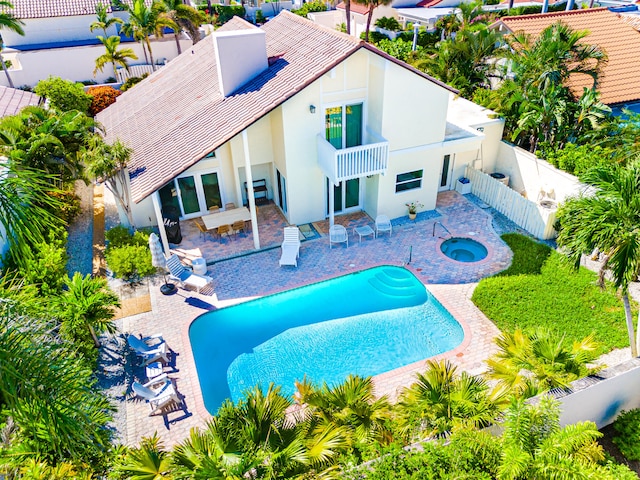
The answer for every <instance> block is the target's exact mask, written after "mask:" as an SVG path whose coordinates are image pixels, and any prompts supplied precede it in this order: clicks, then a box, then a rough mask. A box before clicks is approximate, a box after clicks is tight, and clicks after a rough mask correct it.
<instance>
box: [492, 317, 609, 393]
mask: <svg viewBox="0 0 640 480" xmlns="http://www.w3.org/2000/svg"><path fill="white" fill-rule="evenodd" d="M564 340H565V339H564V335H563V336H557V335H554V334H552V333H551V332H550V331H549V330H546V329H540V330H538V331H537V332H535V333H532V334H529V335H526V334H524V333H523V332H522V330H519V329H518V330H516V331H515V332H514V333H503V334H502V335H501V336H500V337H498V338H497V339H496V344H497V345H498V347H499V348H500V350H499V351H498V352H497V353H496V354H495V355H494V356H493V357H491V358H490V359H489V360H487V366H488V367H489V370H488V372H487V377H488V378H490V379H492V380H497V381H498V385H500V386H502V387H504V388H505V389H506V390H509V391H510V392H511V393H513V394H514V395H515V396H516V397H524V398H528V397H532V396H535V395H538V394H539V393H542V392H546V391H548V390H550V389H552V388H556V387H561V388H567V387H568V386H569V384H570V383H571V382H572V381H574V380H577V379H578V378H582V377H585V376H587V375H590V374H592V373H594V370H592V369H589V368H587V364H588V363H589V362H591V361H592V360H593V359H594V358H595V356H596V353H597V345H596V343H595V342H594V340H593V337H592V336H589V337H586V338H585V339H583V340H582V341H581V342H575V343H574V344H573V345H572V346H571V347H570V348H567V346H566V345H565V341H564Z"/></svg>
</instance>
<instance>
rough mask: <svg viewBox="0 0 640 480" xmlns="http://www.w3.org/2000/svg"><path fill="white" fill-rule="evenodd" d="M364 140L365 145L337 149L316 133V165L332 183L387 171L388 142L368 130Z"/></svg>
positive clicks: (335, 183)
mask: <svg viewBox="0 0 640 480" xmlns="http://www.w3.org/2000/svg"><path fill="white" fill-rule="evenodd" d="M365 142H366V143H365V145H359V146H357V147H349V148H343V149H340V150H338V149H336V148H335V147H334V146H333V145H331V144H330V143H329V142H327V140H325V138H324V136H323V135H320V134H318V136H317V144H318V165H319V166H320V168H321V169H322V171H323V173H324V174H325V175H326V176H327V178H328V179H329V180H330V181H331V182H332V183H333V184H334V185H337V184H338V183H339V182H342V181H344V180H350V179H352V178H359V177H364V176H366V175H376V174H378V173H382V174H384V173H385V172H386V171H387V166H388V163H389V142H388V141H387V140H386V139H384V138H382V137H381V136H379V135H377V134H374V133H372V132H369V131H367V132H366V134H365Z"/></svg>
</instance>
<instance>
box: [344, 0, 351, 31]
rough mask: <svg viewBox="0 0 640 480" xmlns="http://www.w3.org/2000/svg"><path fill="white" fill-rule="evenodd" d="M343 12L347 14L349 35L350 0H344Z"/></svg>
mask: <svg viewBox="0 0 640 480" xmlns="http://www.w3.org/2000/svg"><path fill="white" fill-rule="evenodd" d="M344 13H345V15H346V16H347V21H346V27H347V35H351V0H344Z"/></svg>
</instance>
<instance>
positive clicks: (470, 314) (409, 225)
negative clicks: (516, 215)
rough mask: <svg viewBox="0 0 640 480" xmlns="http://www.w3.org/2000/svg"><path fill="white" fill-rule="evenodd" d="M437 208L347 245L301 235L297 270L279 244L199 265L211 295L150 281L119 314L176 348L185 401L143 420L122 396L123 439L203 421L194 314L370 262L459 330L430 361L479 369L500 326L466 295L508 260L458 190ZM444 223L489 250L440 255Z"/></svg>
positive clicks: (174, 369)
mask: <svg viewBox="0 0 640 480" xmlns="http://www.w3.org/2000/svg"><path fill="white" fill-rule="evenodd" d="M437 214H439V216H432V218H430V219H425V220H421V221H417V222H409V221H399V222H395V225H394V227H393V233H392V234H391V235H390V236H389V235H388V234H383V235H381V236H380V237H378V238H375V239H374V238H371V237H367V238H363V239H362V242H360V243H359V242H357V241H354V240H357V235H356V236H355V237H354V234H353V232H350V235H351V237H350V242H349V247H346V246H343V245H339V246H334V248H332V249H329V242H328V238H327V237H326V236H321V237H320V238H318V239H314V240H309V241H305V242H303V243H302V246H301V249H300V260H299V262H298V267H297V268H295V267H279V266H278V259H279V257H280V251H279V249H272V250H267V251H262V252H258V253H255V254H251V255H246V256H242V257H237V258H233V259H229V260H225V261H223V262H219V263H215V264H214V265H212V266H210V267H209V271H208V275H209V276H211V277H213V279H214V282H213V285H214V294H213V295H210V296H207V295H201V294H198V293H196V292H192V291H186V290H183V289H180V290H179V291H178V293H177V294H175V295H172V296H163V295H161V294H160V291H159V286H160V284H161V283H162V282H163V280H162V277H161V276H159V277H156V278H154V279H153V280H152V283H153V284H152V285H151V287H150V293H151V303H152V307H153V310H152V311H151V312H148V313H144V314H139V315H135V316H131V317H127V318H125V319H124V320H123V326H122V329H123V331H124V332H130V333H134V334H140V333H141V334H143V335H149V334H153V333H162V334H163V336H164V338H165V339H166V341H167V343H168V345H169V347H170V348H171V350H172V351H173V352H174V353H175V355H174V356H173V361H172V362H171V365H170V367H169V368H167V369H166V371H167V372H168V373H169V375H170V376H171V377H172V378H174V379H175V384H176V387H177V389H178V391H179V392H180V394H181V395H182V397H183V398H184V405H183V409H178V410H175V411H173V412H170V413H168V414H167V415H156V416H152V417H149V416H148V407H147V405H146V404H145V403H144V402H143V401H140V400H139V399H135V398H132V396H131V395H128V397H129V398H128V399H127V400H126V401H124V402H119V408H122V409H124V411H125V412H124V413H125V414H124V415H123V418H124V419H126V429H124V430H123V431H121V432H120V434H121V435H120V436H121V441H122V443H125V444H129V445H136V444H138V442H139V440H140V439H141V438H142V437H147V436H151V435H152V434H153V433H154V432H156V431H157V432H158V435H159V437H160V438H161V439H162V441H163V443H164V445H165V446H166V447H171V446H173V445H175V444H177V443H179V442H181V441H182V440H184V439H185V438H186V437H187V436H188V434H189V430H190V429H191V428H193V427H201V426H204V424H205V422H206V421H207V419H208V418H210V415H209V414H208V413H207V411H206V410H205V408H204V404H203V401H202V394H201V392H200V387H199V383H198V378H197V372H196V368H195V363H194V360H193V356H192V353H191V345H190V342H189V336H188V329H189V325H190V324H191V322H192V321H193V320H194V319H195V318H196V317H197V316H199V315H200V314H202V313H204V312H206V311H208V310H212V309H216V308H220V307H224V306H228V305H231V304H235V303H238V302H241V301H245V300H247V299H250V298H255V297H258V296H263V295H266V294H270V293H275V292H280V291H283V290H288V289H290V288H294V287H299V286H302V285H307V284H310V283H314V282H317V281H320V280H324V279H327V278H332V277H336V276H339V275H344V274H347V273H351V272H354V271H357V270H362V269H363V268H368V267H372V266H376V265H385V264H386V265H404V266H406V267H407V268H408V269H410V270H411V271H412V272H413V273H414V274H415V275H416V276H417V277H418V278H419V279H420V280H421V281H422V282H423V283H424V284H426V285H427V286H428V289H429V290H430V291H431V292H432V293H433V294H434V296H435V297H436V298H437V299H438V300H439V301H440V303H442V304H443V305H444V306H445V307H446V308H447V310H449V312H451V314H452V315H453V316H454V317H455V318H456V319H457V320H458V321H459V322H460V324H461V325H462V326H463V328H464V331H465V338H464V340H463V343H462V344H461V345H460V346H458V347H457V348H456V349H454V350H452V351H450V352H447V353H444V354H442V355H439V356H438V357H437V358H448V359H449V360H451V361H452V362H453V363H454V364H456V365H458V366H459V367H460V368H461V369H464V370H466V371H468V372H469V373H472V374H478V373H481V372H483V371H484V369H485V365H484V361H485V360H486V359H487V358H488V357H489V356H490V355H491V354H492V353H493V352H494V351H495V346H494V343H493V340H494V338H495V337H496V336H497V335H498V334H499V331H498V329H497V328H496V327H495V325H493V323H491V322H490V321H489V320H488V319H487V318H486V317H485V316H484V315H483V314H482V312H480V311H479V310H478V309H477V308H476V307H475V306H474V305H473V303H472V302H471V300H470V297H471V294H472V293H473V289H474V288H475V285H476V282H477V281H479V280H480V279H481V278H484V277H486V276H489V275H492V274H494V273H497V272H499V271H501V270H503V269H505V268H506V267H508V266H509V264H510V263H511V258H512V254H511V250H510V249H509V248H508V247H507V246H506V244H504V242H502V240H501V239H500V237H499V235H498V234H497V233H496V231H495V230H494V229H493V227H492V217H491V215H490V214H488V213H487V212H486V211H484V210H483V209H482V208H479V207H478V206H477V205H475V204H474V203H472V202H470V201H469V200H468V199H466V198H464V197H463V196H462V195H460V194H458V193H457V192H445V193H443V194H440V195H439V196H438V204H437ZM436 222H437V223H436ZM443 226H444V227H446V229H447V230H448V231H449V232H450V234H451V235H452V236H454V237H457V236H461V237H469V238H473V239H475V240H477V241H480V242H481V243H483V244H484V245H485V246H486V247H487V249H488V252H489V254H488V256H487V258H486V259H485V260H482V261H480V262H476V263H466V264H465V263H460V262H456V261H454V260H451V259H449V258H447V257H445V256H444V255H443V254H442V253H441V252H440V248H439V246H440V244H441V243H442V241H443V238H441V236H446V235H444V233H446V232H445V230H444V229H443V228H442V227H443ZM434 229H435V235H434ZM447 238H448V236H447ZM410 252H411V261H410V262H409V255H410ZM138 370H139V371H138V374H139V378H138V379H139V380H141V381H144V380H145V379H144V369H142V368H139V369H138ZM422 371H424V361H421V362H416V363H414V364H411V365H408V366H406V367H402V368H399V369H396V370H393V371H391V372H387V373H384V374H381V375H378V376H376V377H374V380H375V384H376V391H377V393H378V394H387V395H389V396H390V397H391V398H395V396H396V395H397V393H398V392H399V390H400V389H401V388H402V387H403V386H408V385H410V384H411V383H412V382H413V376H414V374H415V373H416V372H422ZM122 389H123V392H124V390H125V389H126V390H127V392H130V386H129V385H122Z"/></svg>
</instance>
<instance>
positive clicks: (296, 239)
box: [280, 227, 300, 267]
mask: <svg viewBox="0 0 640 480" xmlns="http://www.w3.org/2000/svg"><path fill="white" fill-rule="evenodd" d="M280 248H281V249H282V254H281V255H280V266H283V265H293V266H295V267H297V266H298V257H299V256H300V230H299V229H298V227H285V228H284V242H282V245H281V246H280Z"/></svg>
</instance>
